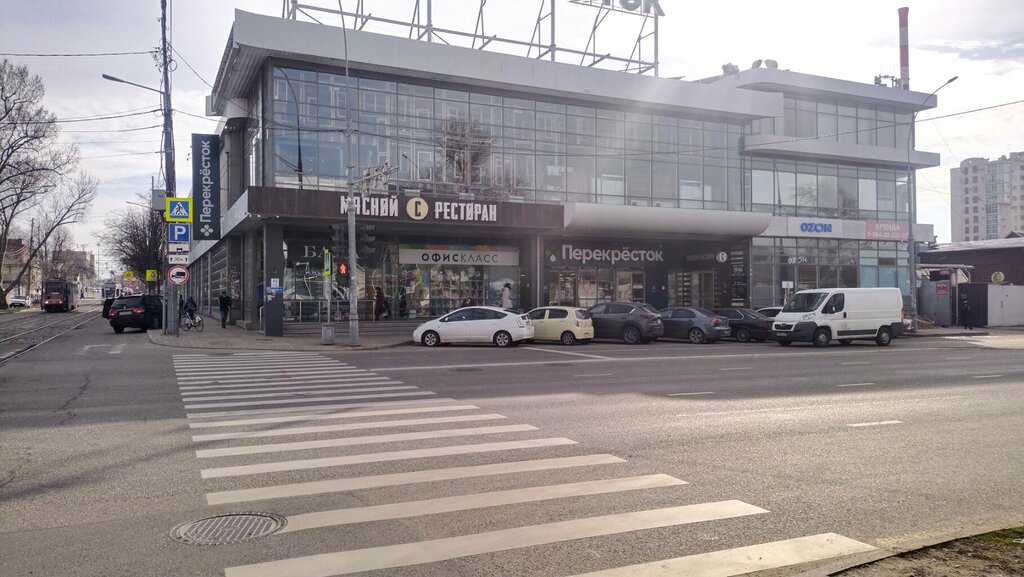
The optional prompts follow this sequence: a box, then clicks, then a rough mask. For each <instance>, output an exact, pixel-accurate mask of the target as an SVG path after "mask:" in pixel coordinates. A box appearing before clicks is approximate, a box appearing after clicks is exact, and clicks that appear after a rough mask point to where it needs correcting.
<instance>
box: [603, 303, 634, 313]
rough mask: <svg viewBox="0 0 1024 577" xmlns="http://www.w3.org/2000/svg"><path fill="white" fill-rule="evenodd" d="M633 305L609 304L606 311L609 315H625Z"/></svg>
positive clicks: (630, 310)
mask: <svg viewBox="0 0 1024 577" xmlns="http://www.w3.org/2000/svg"><path fill="white" fill-rule="evenodd" d="M632 310H633V307H632V306H630V305H624V304H610V305H608V313H607V314H610V315H627V314H629V313H630V312H632Z"/></svg>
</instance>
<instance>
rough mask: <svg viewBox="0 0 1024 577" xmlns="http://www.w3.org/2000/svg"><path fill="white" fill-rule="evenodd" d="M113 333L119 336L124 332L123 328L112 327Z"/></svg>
mask: <svg viewBox="0 0 1024 577" xmlns="http://www.w3.org/2000/svg"><path fill="white" fill-rule="evenodd" d="M114 332H115V333H117V334H121V333H123V332H124V327H114Z"/></svg>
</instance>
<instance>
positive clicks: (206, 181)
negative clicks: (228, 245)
mask: <svg viewBox="0 0 1024 577" xmlns="http://www.w3.org/2000/svg"><path fill="white" fill-rule="evenodd" d="M192 199H193V202H194V204H193V209H192V210H194V211H195V215H194V216H193V218H192V223H193V231H192V235H193V238H194V239H195V240H219V239H220V136H218V135H216V134H193V135H192Z"/></svg>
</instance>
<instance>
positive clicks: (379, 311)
mask: <svg viewBox="0 0 1024 577" xmlns="http://www.w3.org/2000/svg"><path fill="white" fill-rule="evenodd" d="M383 314H384V291H382V290H380V287H377V290H376V292H375V293H374V294H373V320H375V321H379V320H380V317H381V315H383Z"/></svg>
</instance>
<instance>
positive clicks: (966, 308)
mask: <svg viewBox="0 0 1024 577" xmlns="http://www.w3.org/2000/svg"><path fill="white" fill-rule="evenodd" d="M960 324H962V325H963V326H964V328H965V329H967V330H969V331H973V330H974V326H973V325H972V323H971V303H970V301H968V300H967V295H966V294H963V295H960Z"/></svg>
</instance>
